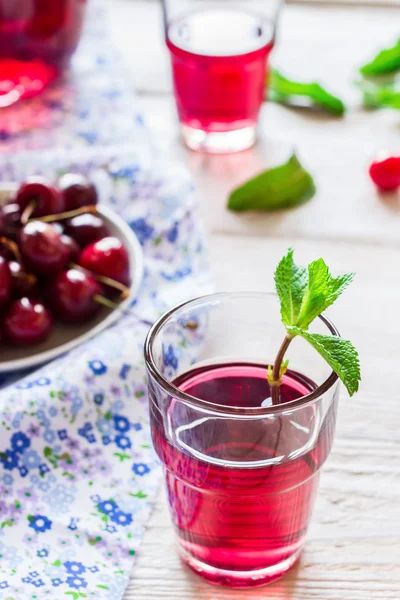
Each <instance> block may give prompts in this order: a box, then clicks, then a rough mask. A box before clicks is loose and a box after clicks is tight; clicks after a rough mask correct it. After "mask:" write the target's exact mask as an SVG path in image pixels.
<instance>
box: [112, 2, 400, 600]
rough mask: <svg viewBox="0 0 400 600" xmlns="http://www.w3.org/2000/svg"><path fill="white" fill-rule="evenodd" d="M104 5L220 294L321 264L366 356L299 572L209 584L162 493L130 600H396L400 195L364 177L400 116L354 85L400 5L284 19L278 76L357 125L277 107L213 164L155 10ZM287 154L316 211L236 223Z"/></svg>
mask: <svg viewBox="0 0 400 600" xmlns="http://www.w3.org/2000/svg"><path fill="white" fill-rule="evenodd" d="M392 1H393V0H392ZM109 3H110V7H111V10H112V13H111V15H112V18H111V26H112V30H113V32H114V37H115V42H116V44H117V45H118V46H119V47H120V49H121V51H122V52H123V54H124V55H125V57H126V59H127V61H128V65H129V68H130V72H131V75H132V85H133V86H134V87H135V89H136V90H137V92H138V94H139V96H140V98H139V100H140V104H141V107H142V109H143V112H144V114H145V116H146V118H147V121H148V123H149V125H150V127H151V128H152V129H153V136H154V139H155V140H156V143H157V144H158V145H159V146H160V147H161V148H163V149H164V150H165V151H167V152H168V153H169V154H170V155H171V156H174V157H176V158H177V159H179V160H182V161H183V162H184V163H186V164H187V166H188V168H189V169H190V171H191V172H192V174H193V177H194V179H195V181H196V183H197V185H198V198H199V202H200V204H201V206H202V207H203V209H204V210H203V214H204V220H205V223H206V227H207V230H208V235H209V247H210V253H211V258H212V262H213V267H214V271H215V273H216V279H217V286H218V288H219V289H220V290H226V289H231V290H233V289H254V290H266V289H270V288H271V286H272V272H273V269H274V267H275V265H276V263H277V261H278V259H279V258H280V257H281V256H282V254H283V253H284V252H285V250H286V248H287V247H288V246H289V245H292V246H294V247H295V249H296V252H297V258H298V259H299V260H300V261H304V262H308V261H310V260H311V259H313V258H317V257H319V256H323V257H324V258H325V259H326V261H327V262H328V264H329V265H331V266H332V268H333V270H334V271H337V272H344V271H347V270H349V269H351V270H354V271H356V272H357V279H356V282H355V283H354V284H353V286H352V287H351V289H350V290H349V291H348V292H346V294H345V295H344V297H343V299H341V300H340V302H338V305H337V307H335V308H334V310H332V316H333V318H334V320H335V322H336V323H337V324H338V326H339V328H340V330H341V331H342V332H343V333H344V334H345V335H346V336H347V337H349V338H350V339H351V340H353V341H354V343H355V344H356V346H357V347H358V348H359V350H360V355H361V361H362V366H363V383H362V386H361V390H360V393H359V394H358V395H357V396H356V397H354V398H353V399H351V400H349V398H348V397H347V396H346V394H345V393H344V392H343V398H342V402H341V410H340V415H339V421H338V427H337V434H336V441H335V445H334V449H333V452H332V455H331V457H330V459H329V461H328V463H327V465H326V466H325V468H324V471H323V475H322V479H321V485H320V494H319V498H318V501H317V506H316V510H315V514H314V519H313V523H312V526H311V529H310V532H309V536H308V542H307V545H306V549H305V552H304V554H303V556H302V558H301V560H300V562H299V564H298V566H297V567H295V568H294V569H293V570H292V571H291V572H290V573H289V574H288V575H287V576H286V577H285V578H284V579H282V580H281V581H279V582H277V583H275V584H273V585H271V586H269V587H268V588H262V589H259V590H255V591H248V592H245V591H240V592H234V591H232V590H229V589H223V588H215V587H213V586H210V585H208V584H206V583H204V582H202V581H201V580H200V579H199V578H198V577H196V576H194V575H192V574H191V573H190V572H189V571H188V570H187V569H186V568H185V567H183V566H182V565H181V564H180V562H179V559H178V557H177V555H176V553H175V549H174V537H173V532H172V528H171V525H170V520H169V515H168V511H167V507H166V502H165V498H164V495H163V494H160V498H159V499H158V501H157V503H156V507H155V510H154V513H153V516H152V518H151V520H150V523H149V525H148V528H147V532H146V535H145V537H144V541H143V544H142V546H141V550H140V554H139V557H138V561H137V563H136V565H135V568H134V571H133V575H132V580H131V583H130V586H129V588H128V591H127V592H126V596H125V600H162V599H167V598H168V599H170V600H231V599H235V598H238V599H239V598H240V599H244V600H250V599H251V600H256V599H261V598H268V599H271V600H313V599H315V600H378V599H379V600H387V599H393V600H399V598H400V371H399V367H398V361H397V360H396V358H397V357H398V356H400V353H399V339H400V337H399V334H400V318H399V314H400V195H393V196H391V197H390V198H388V199H386V200H382V199H381V198H379V196H378V195H377V193H376V192H375V190H374V188H373V186H372V185H371V183H370V181H369V180H368V177H367V167H368V164H369V160H370V158H371V157H372V156H373V154H374V152H375V151H377V150H380V149H382V148H385V147H387V148H392V149H393V150H395V149H397V152H400V113H399V112H397V113H395V112H390V111H381V112H376V113H367V112H363V111H361V110H359V108H358V106H357V100H358V97H357V90H356V88H354V87H353V86H352V79H353V78H354V75H355V71H356V66H357V65H359V64H360V63H362V62H363V61H364V60H365V59H367V58H369V56H370V55H371V53H372V52H373V51H374V50H376V49H377V48H378V47H380V46H384V45H385V44H387V43H388V42H390V41H391V40H392V39H396V36H398V35H399V34H400V31H399V29H400V7H399V6H398V7H397V8H396V6H392V7H391V8H390V7H384V6H383V4H384V3H383V2H382V3H381V4H382V5H381V6H380V7H375V8H374V7H368V8H366V7H365V6H356V4H357V2H355V5H354V6H352V7H349V6H343V5H340V3H338V5H335V4H329V5H325V6H323V5H318V4H314V3H310V4H307V3H304V4H301V5H295V4H290V5H289V6H287V7H286V10H285V12H284V15H283V20H282V23H281V35H280V39H279V44H278V48H277V50H276V53H275V58H274V60H275V64H276V65H277V66H279V67H280V68H281V69H283V70H284V71H286V72H287V73H288V74H290V75H293V76H295V77H298V78H301V77H304V78H317V79H320V80H321V81H322V82H325V83H328V84H329V86H330V88H331V89H332V90H336V91H337V92H338V93H340V94H342V95H343V97H345V98H346V100H347V101H348V103H349V104H350V106H351V108H350V110H349V112H348V114H347V116H346V117H345V119H343V120H340V119H332V118H329V117H325V116H321V115H314V116H312V115H309V114H305V113H304V112H295V111H289V110H287V109H285V108H283V107H280V106H276V105H273V104H271V105H269V104H268V105H265V106H264V108H263V113H262V117H261V126H260V142H259V144H258V145H257V146H256V147H255V148H254V149H252V150H249V151H247V152H244V153H241V154H237V155H231V156H224V157H215V156H214V157H211V156H204V155H199V154H195V153H190V152H188V151H186V150H185V149H183V148H182V146H181V145H180V143H179V141H178V137H177V135H178V128H177V123H176V117H175V111H174V104H173V101H172V98H171V93H170V89H171V88H170V79H169V77H170V75H169V67H168V57H167V54H166V51H165V49H164V46H163V41H162V32H161V18H160V6H159V4H158V2H155V1H152V0H131V1H128V0H109ZM378 4H380V3H378ZM293 148H295V149H296V150H297V152H298V154H299V156H300V158H301V160H302V162H303V163H304V164H305V165H306V166H307V167H308V168H309V169H310V171H311V172H312V173H313V175H314V176H315V179H316V181H317V185H318V194H317V196H316V197H315V198H314V199H313V200H312V201H311V202H310V203H309V204H307V205H304V206H302V207H300V208H298V209H296V210H293V211H290V212H285V213H282V214H276V215H267V216H259V215H257V216H256V217H255V216H252V215H241V216H237V215H233V214H229V213H228V212H227V211H226V209H225V203H226V198H227V193H228V191H229V190H230V189H232V188H233V187H234V186H235V184H236V183H238V182H242V181H243V180H244V179H245V178H246V177H247V176H249V175H251V174H253V173H255V172H257V171H258V170H260V169H262V168H265V167H267V166H268V165H272V164H274V163H275V162H277V161H279V160H281V159H283V158H285V157H286V156H287V155H288V153H289V152H290V151H291V150H292V149H293Z"/></svg>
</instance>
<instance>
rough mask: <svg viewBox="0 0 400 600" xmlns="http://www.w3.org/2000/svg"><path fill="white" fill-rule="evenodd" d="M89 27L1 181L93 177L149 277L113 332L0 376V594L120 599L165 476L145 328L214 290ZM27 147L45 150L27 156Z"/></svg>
mask: <svg viewBox="0 0 400 600" xmlns="http://www.w3.org/2000/svg"><path fill="white" fill-rule="evenodd" d="M87 35H88V37H87V40H86V42H85V44H86V46H89V47H90V48H91V50H90V52H89V53H87V52H86V53H85V52H83V53H82V54H80V55H78V57H79V56H81V59H80V60H81V62H79V60H78V59H77V60H78V63H77V64H78V66H77V67H76V72H75V77H76V78H77V81H78V83H79V85H78V83H77V84H76V87H77V89H79V90H80V91H79V94H78V98H77V97H76V96H74V94H73V93H72V92H71V95H70V96H69V95H68V94H67V96H66V97H67V98H75V99H74V100H73V101H72V100H71V101H68V103H67V105H65V104H64V96H63V94H62V93H61V91H60V90H61V88H60V90H59V92H54V91H51V94H53V93H55V96H57V93H59V97H60V98H61V99H60V102H61V103H62V106H63V108H60V104H57V102H56V104H54V105H52V104H51V103H50V108H51V111H55V112H54V113H53V112H51V121H52V123H53V126H54V127H49V130H48V131H47V130H46V131H44V132H43V131H42V133H40V131H37V130H34V129H32V130H30V129H27V130H26V131H24V132H21V131H20V132H18V133H17V132H15V133H13V134H12V135H11V134H10V137H9V139H8V140H6V139H5V138H6V137H7V136H1V135H0V139H1V140H3V141H2V142H1V143H0V145H1V148H0V150H1V151H5V149H6V146H7V148H8V151H9V152H10V150H11V151H12V152H11V153H9V154H7V155H4V156H3V157H2V161H1V164H0V180H3V181H4V180H14V181H19V180H21V179H22V178H23V177H25V176H26V175H28V174H33V173H42V174H44V175H46V176H49V177H55V176H57V175H59V174H61V173H62V172H65V171H79V172H82V173H84V174H86V175H88V176H89V177H90V178H91V179H93V181H94V182H95V183H96V184H97V187H98V189H99V191H100V196H101V201H102V202H105V203H107V204H108V205H110V206H112V207H113V208H114V209H115V210H116V211H117V212H118V213H119V214H121V215H122V216H123V217H124V218H125V219H126V220H127V222H128V223H129V224H130V225H131V227H132V228H133V230H134V231H135V232H136V235H137V236H138V238H139V240H140V242H141V244H142V246H143V250H144V255H145V276H144V280H143V284H142V287H141V290H140V293H139V296H138V298H137V300H136V301H135V302H134V305H133V307H132V311H131V313H130V314H129V315H126V316H123V317H121V319H120V320H119V321H118V322H117V323H116V324H115V325H114V326H113V327H111V328H109V329H108V330H106V331H104V332H103V333H102V334H100V335H98V336H97V337H96V338H94V339H93V340H90V341H88V342H87V343H85V344H83V345H81V346H80V347H79V348H77V349H75V350H74V351H72V352H70V353H69V354H68V355H66V356H63V357H61V358H59V359H57V360H56V361H54V362H52V363H50V364H47V365H45V366H43V367H42V368H40V369H38V370H35V371H33V372H30V373H29V374H27V375H26V374H25V376H22V374H18V376H17V381H15V379H16V376H15V374H10V376H9V377H7V376H6V377H3V378H2V380H1V382H0V383H1V384H2V386H3V387H2V389H1V390H0V599H1V600H30V599H44V598H47V597H48V598H51V600H58V599H61V598H63V599H67V598H70V599H72V600H79V599H81V598H88V599H90V598H95V599H96V600H120V599H121V598H122V597H123V594H124V590H125V587H126V585H127V583H128V580H129V576H130V572H131V569H132V565H133V562H134V558H135V554H136V552H137V551H138V548H139V544H140V540H141V538H142V535H143V530H144V525H145V523H146V521H147V519H148V517H149V513H150V510H151V505H152V500H153V498H154V495H155V493H156V491H157V489H158V486H159V482H160V477H159V475H160V473H159V466H158V463H157V461H156V459H155V456H154V453H153V450H152V448H151V439H150V431H149V422H148V406H147V390H146V374H145V368H144V361H143V341H144V338H145V335H146V333H147V330H148V324H146V323H148V321H153V320H154V319H155V318H156V317H157V316H158V315H159V314H160V313H162V312H163V311H164V310H165V309H166V308H168V307H170V306H171V305H173V304H175V303H177V302H179V301H181V300H185V299H187V298H188V297H193V296H196V295H199V294H201V293H206V292H208V291H211V288H212V282H211V278H210V273H209V268H208V263H207V257H206V252H205V250H204V245H203V235H202V231H201V227H200V225H199V219H198V215H197V208H196V204H195V203H194V200H193V194H192V192H193V190H192V184H191V182H190V180H189V179H188V178H187V176H186V173H185V172H184V170H182V168H181V167H180V166H179V165H176V164H169V163H168V162H164V161H163V159H161V158H159V157H157V156H155V155H154V154H153V152H152V151H151V147H150V145H149V144H148V143H147V141H146V136H145V129H144V128H143V126H142V125H141V120H140V119H139V118H137V117H136V114H135V111H134V99H133V98H132V96H131V95H130V94H129V95H128V92H127V90H126V89H125V88H124V90H122V89H121V86H120V80H119V79H118V76H117V75H116V73H115V71H113V73H111V71H112V69H111V66H113V67H115V65H116V64H117V65H118V63H113V65H111V63H110V64H108V69H107V67H106V66H105V61H106V58H107V56H109V55H108V50H107V51H105V54H106V55H107V56H103V53H102V55H101V56H103V58H99V56H100V55H99V56H98V57H97V59H96V52H95V50H96V48H99V47H101V48H102V49H103V48H107V44H106V39H105V38H104V37H103V36H102V35H101V33H99V31H98V30H96V29H95V32H94V38H91V37H90V34H87ZM96 36H97V37H96ZM99 37H100V38H101V42H102V43H101V44H99V39H98V38H99ZM96 40H97V41H96ZM91 52H92V55H91V54H90V53H91ZM93 61H97V62H96V64H97V63H98V64H99V65H100V67H101V69H104V72H103V74H104V78H103V80H102V85H103V86H104V93H105V94H106V91H107V90H108V94H109V98H107V99H106V100H105V99H104V98H103V97H101V99H100V101H99V102H100V104H98V103H97V101H98V98H97V93H94V94H93V90H94V89H97V90H98V89H99V88H98V85H100V83H101V82H100V83H98V84H96V86H94V87H93V88H92V89H91V90H90V85H91V84H90V82H89V83H88V82H86V83H84V82H83V80H82V73H84V72H85V69H87V70H88V71H90V68H91V67H90V65H92V64H93ZM82 63H83V64H82ZM79 74H80V75H79ZM83 79H84V78H83ZM106 80H107V81H108V82H107V81H106ZM81 84H82V86H83V87H80V86H81ZM85 85H86V87H85ZM122 87H124V86H122ZM69 91H70V90H69ZM115 91H117V92H120V93H116V94H114V92H115ZM106 95H107V94H106ZM128 96H129V98H130V102H128ZM45 101H46V99H45V98H42V99H38V100H37V102H45ZM35 102H36V101H35ZM85 102H86V103H85ZM108 102H109V103H111V104H107V103H108ZM107 106H108V111H107V110H106V107H107ZM110 106H112V107H113V109H112V111H111V112H112V113H113V114H114V113H119V117H118V119H117V121H118V122H119V125H120V127H118V126H117V125H118V124H115V122H114V125H113V124H111V125H110V123H109V122H107V124H106V126H105V128H103V125H102V124H103V123H104V122H105V120H104V119H103V120H102V119H101V118H99V117H100V116H101V114H102V111H103V110H104V111H106V112H109V109H110ZM128 106H129V110H128ZM21 110H22V109H21ZM24 110H27V109H24ZM59 111H61V112H62V111H64V116H65V119H66V121H64V122H63V121H62V120H60V114H61V113H60V112H59ZM77 111H78V112H79V111H81V114H78V112H77ZM85 111H86V112H85ZM119 111H122V112H119ZM122 114H124V115H125V126H122V121H123V119H122V117H121V115H122ZM107 118H108V114H107ZM110 119H111V121H113V118H112V117H110ZM66 122H67V123H68V125H66V124H65V123H66ZM113 127H114V137H113V138H112V136H111V130H112V128H113ZM138 127H139V128H140V129H141V130H142V133H141V135H142V138H140V140H141V141H140V140H139V137H140V136H138V137H137V138H135V140H136V143H135V145H131V144H128V143H126V142H128V137H129V136H130V135H131V134H132V131H133V130H135V129H137V128H138ZM82 133H85V135H82ZM46 136H47V137H46ZM76 140H81V141H82V140H83V142H82V144H79V145H78V146H77V145H76V144H75V145H74V151H73V152H71V151H68V150H66V149H65V146H68V145H72V144H73V143H74V142H76ZM94 140H97V145H96V146H91V143H92V142H93V141H94ZM99 140H101V144H102V145H99V143H98V141H99ZM131 140H132V138H130V142H131ZM138 140H139V141H138ZM64 142H65V144H64ZM113 144H114V145H113ZM117 145H118V147H116V146H117ZM49 146H50V147H52V149H51V151H46V150H45V148H46V147H49ZM32 147H35V148H36V149H38V148H43V149H44V150H41V151H40V152H39V151H36V152H34V153H33V152H30V151H29V149H30V148H32ZM16 150H23V152H19V153H18V154H16V153H15V151H16Z"/></svg>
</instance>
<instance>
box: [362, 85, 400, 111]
mask: <svg viewBox="0 0 400 600" xmlns="http://www.w3.org/2000/svg"><path fill="white" fill-rule="evenodd" d="M385 79H387V78H385ZM356 85H357V86H358V87H359V88H360V90H361V93H362V102H363V105H364V107H365V108H370V109H375V108H384V107H386V108H395V109H396V108H397V109H399V108H400V83H399V82H397V81H396V80H394V79H393V80H392V81H370V80H365V79H363V80H361V81H357V82H356Z"/></svg>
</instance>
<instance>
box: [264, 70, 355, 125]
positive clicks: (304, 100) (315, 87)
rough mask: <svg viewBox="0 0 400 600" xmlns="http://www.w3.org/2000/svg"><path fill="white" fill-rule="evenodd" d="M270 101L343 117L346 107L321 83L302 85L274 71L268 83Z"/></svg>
mask: <svg viewBox="0 0 400 600" xmlns="http://www.w3.org/2000/svg"><path fill="white" fill-rule="evenodd" d="M268 87H269V99H270V100H272V101H273V102H279V103H280V104H285V105H287V106H294V107H302V108H304V107H306V108H315V107H317V108H320V109H322V110H325V111H327V112H329V113H331V114H332V115H336V116H342V115H343V114H344V113H345V111H346V107H345V105H344V103H343V102H342V100H340V98H338V97H337V96H334V95H333V94H330V93H329V92H328V91H327V90H326V89H324V88H323V87H322V86H321V85H320V84H319V83H317V82H315V81H313V82H312V83H302V82H300V81H292V80H290V79H287V77H284V76H283V75H282V74H281V73H279V71H277V70H276V69H272V70H271V73H270V75H269V81H268Z"/></svg>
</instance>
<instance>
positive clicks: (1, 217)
mask: <svg viewBox="0 0 400 600" xmlns="http://www.w3.org/2000/svg"><path fill="white" fill-rule="evenodd" d="M20 229H21V210H20V207H19V205H18V204H16V203H13V204H5V205H4V206H3V207H2V208H1V209H0V236H4V237H6V238H9V239H11V240H14V241H15V240H16V239H17V236H18V232H19V230H20Z"/></svg>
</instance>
